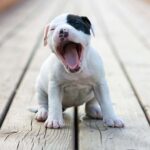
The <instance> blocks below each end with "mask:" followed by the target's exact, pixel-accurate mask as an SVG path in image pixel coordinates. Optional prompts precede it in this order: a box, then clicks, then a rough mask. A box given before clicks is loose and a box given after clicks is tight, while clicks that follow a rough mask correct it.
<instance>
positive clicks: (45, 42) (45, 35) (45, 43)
mask: <svg viewBox="0 0 150 150" xmlns="http://www.w3.org/2000/svg"><path fill="white" fill-rule="evenodd" d="M48 30H49V24H48V25H46V26H45V29H44V46H46V45H47V34H48Z"/></svg>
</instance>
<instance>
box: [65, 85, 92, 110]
mask: <svg viewBox="0 0 150 150" xmlns="http://www.w3.org/2000/svg"><path fill="white" fill-rule="evenodd" d="M63 92H64V96H63V105H64V106H65V107H70V106H75V105H81V104H83V103H84V102H86V101H88V100H89V99H91V98H92V97H93V92H92V86H90V85H86V84H79V83H73V84H66V85H65V86H64V87H63Z"/></svg>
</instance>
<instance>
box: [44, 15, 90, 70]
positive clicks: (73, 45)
mask: <svg viewBox="0 0 150 150" xmlns="http://www.w3.org/2000/svg"><path fill="white" fill-rule="evenodd" d="M91 29H92V28H91V22H90V21H89V19H88V18H87V17H85V16H77V15H72V14H63V15H60V16H58V17H56V18H55V19H54V20H52V22H51V23H50V24H48V25H47V26H46V27H45V32H44V45H47V44H48V45H49V47H50V48H51V49H52V51H53V52H54V53H55V54H56V55H57V57H58V58H59V59H60V61H61V62H62V64H63V65H64V67H65V69H66V71H67V72H70V73H75V72H78V71H80V70H81V69H82V60H83V57H84V54H85V53H86V47H88V45H89V44H90V37H91V31H92V30H91Z"/></svg>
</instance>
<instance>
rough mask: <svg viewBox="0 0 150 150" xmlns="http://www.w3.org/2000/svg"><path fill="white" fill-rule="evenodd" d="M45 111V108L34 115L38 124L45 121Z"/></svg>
mask: <svg viewBox="0 0 150 150" xmlns="http://www.w3.org/2000/svg"><path fill="white" fill-rule="evenodd" d="M47 114H48V113H47V110H46V109H45V108H39V109H38V112H37V113H36V116H35V119H36V120H37V121H39V122H43V121H45V120H46V119H47Z"/></svg>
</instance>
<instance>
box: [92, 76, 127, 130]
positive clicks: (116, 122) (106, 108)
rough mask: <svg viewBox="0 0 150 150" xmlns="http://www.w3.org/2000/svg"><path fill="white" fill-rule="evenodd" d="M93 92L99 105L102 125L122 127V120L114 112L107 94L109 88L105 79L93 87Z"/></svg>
mask: <svg viewBox="0 0 150 150" xmlns="http://www.w3.org/2000/svg"><path fill="white" fill-rule="evenodd" d="M94 92H95V96H96V99H97V100H98V102H99V104H100V106H101V110H102V115H103V122H104V125H105V126H109V127H118V128H121V127H124V123H123V121H122V120H121V119H119V118H118V117H117V115H116V114H115V112H114V109H113V106H112V102H111V98H110V95H109V89H108V86H107V83H106V80H105V79H104V80H103V82H102V83H99V84H97V85H96V86H95V87H94Z"/></svg>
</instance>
